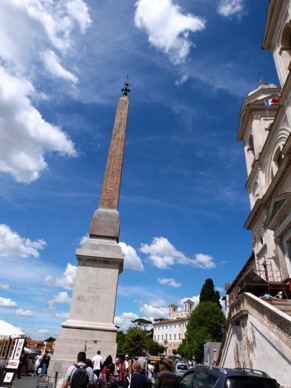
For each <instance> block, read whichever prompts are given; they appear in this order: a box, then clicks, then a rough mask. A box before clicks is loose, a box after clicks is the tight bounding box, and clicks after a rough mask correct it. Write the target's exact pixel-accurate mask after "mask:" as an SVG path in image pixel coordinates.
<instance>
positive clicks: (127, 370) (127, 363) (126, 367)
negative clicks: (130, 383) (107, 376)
mask: <svg viewBox="0 0 291 388" xmlns="http://www.w3.org/2000/svg"><path fill="white" fill-rule="evenodd" d="M122 367H123V381H124V380H125V379H126V378H127V376H129V375H131V374H132V361H131V360H130V358H129V355H128V354H127V355H126V356H125V360H124V361H123V364H122Z"/></svg>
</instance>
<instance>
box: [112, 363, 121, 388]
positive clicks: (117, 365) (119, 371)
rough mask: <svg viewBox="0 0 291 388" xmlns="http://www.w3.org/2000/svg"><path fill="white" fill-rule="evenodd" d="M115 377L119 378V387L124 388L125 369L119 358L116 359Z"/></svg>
mask: <svg viewBox="0 0 291 388" xmlns="http://www.w3.org/2000/svg"><path fill="white" fill-rule="evenodd" d="M114 376H115V377H117V378H118V385H119V387H122V384H123V368H122V364H121V362H120V360H119V358H116V359H115V365H114Z"/></svg>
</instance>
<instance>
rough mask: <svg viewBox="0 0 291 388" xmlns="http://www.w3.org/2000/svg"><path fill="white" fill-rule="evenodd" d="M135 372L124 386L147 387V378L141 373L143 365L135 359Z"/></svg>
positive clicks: (131, 387) (125, 381)
mask: <svg viewBox="0 0 291 388" xmlns="http://www.w3.org/2000/svg"><path fill="white" fill-rule="evenodd" d="M132 370H133V373H132V374H131V375H129V376H128V377H127V378H126V379H125V380H124V383H123V388H128V386H129V385H130V388H147V386H148V384H147V378H146V376H145V375H144V374H143V373H141V365H140V363H139V362H137V361H135V362H134V363H133V366H132Z"/></svg>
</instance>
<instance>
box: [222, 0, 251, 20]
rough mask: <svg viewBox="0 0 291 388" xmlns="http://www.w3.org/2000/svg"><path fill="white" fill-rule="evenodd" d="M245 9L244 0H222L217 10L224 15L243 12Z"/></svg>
mask: <svg viewBox="0 0 291 388" xmlns="http://www.w3.org/2000/svg"><path fill="white" fill-rule="evenodd" d="M243 11H244V0H220V2H219V4H218V8H217V12H218V13H219V14H220V15H222V16H226V17H228V16H232V15H234V14H242V13H243Z"/></svg>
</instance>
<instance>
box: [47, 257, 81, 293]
mask: <svg viewBox="0 0 291 388" xmlns="http://www.w3.org/2000/svg"><path fill="white" fill-rule="evenodd" d="M76 275H77V266H75V265H72V264H70V263H68V264H67V267H66V269H65V272H64V273H63V275H62V276H61V277H57V278H54V277H52V276H50V275H48V276H46V277H45V278H44V279H43V281H44V283H45V284H46V285H47V286H49V287H62V288H65V289H66V290H72V289H73V288H74V284H75V281H76Z"/></svg>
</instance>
